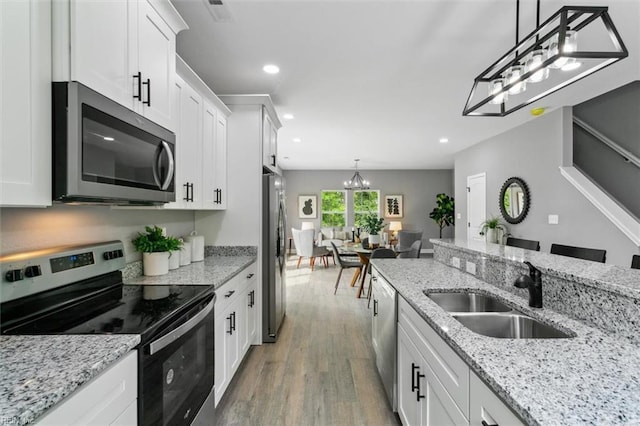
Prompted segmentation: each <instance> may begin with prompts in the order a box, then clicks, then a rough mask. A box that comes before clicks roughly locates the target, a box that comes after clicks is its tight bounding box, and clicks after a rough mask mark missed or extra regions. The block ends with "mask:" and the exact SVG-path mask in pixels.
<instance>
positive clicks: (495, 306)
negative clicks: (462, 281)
mask: <svg viewBox="0 0 640 426" xmlns="http://www.w3.org/2000/svg"><path fill="white" fill-rule="evenodd" d="M424 294H426V295H427V297H429V298H430V299H431V300H433V301H434V302H436V303H437V304H438V306H440V307H441V308H442V309H444V310H445V311H447V312H509V311H511V310H512V308H511V307H509V306H507V305H505V304H504V303H502V302H500V301H499V300H498V299H496V298H495V297H491V296H489V295H486V294H480V293H471V292H468V293H429V292H426V291H425V292H424Z"/></svg>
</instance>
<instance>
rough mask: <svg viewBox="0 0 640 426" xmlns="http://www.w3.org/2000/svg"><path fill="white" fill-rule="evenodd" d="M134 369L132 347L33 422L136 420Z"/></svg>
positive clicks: (127, 422) (117, 422)
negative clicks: (111, 364) (124, 354)
mask: <svg viewBox="0 0 640 426" xmlns="http://www.w3.org/2000/svg"><path fill="white" fill-rule="evenodd" d="M137 372H138V352H137V351H135V350H134V351H131V352H130V353H129V354H127V355H126V356H125V357H124V358H122V359H121V360H119V361H118V362H117V363H115V364H114V365H113V366H110V367H109V368H108V369H107V370H105V371H103V372H102V373H101V374H100V375H99V376H98V377H96V378H94V379H93V380H91V381H90V382H88V383H86V384H84V385H82V386H80V387H79V388H78V389H77V390H76V391H75V392H74V393H72V394H71V395H70V396H68V397H67V398H66V399H64V400H63V401H62V402H60V403H59V404H57V405H56V406H54V407H53V408H52V409H50V410H49V411H47V412H46V413H45V414H44V415H43V416H42V417H41V418H40V419H39V420H38V421H37V422H36V423H37V424H38V425H42V426H48V425H51V426H59V425H67V426H72V425H79V426H80V425H83V426H84V425H135V424H137V420H138V410H137V397H138V374H137Z"/></svg>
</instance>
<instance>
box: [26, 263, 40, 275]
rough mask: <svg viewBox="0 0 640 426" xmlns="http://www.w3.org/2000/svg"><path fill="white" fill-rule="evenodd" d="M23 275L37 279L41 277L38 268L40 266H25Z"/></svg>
mask: <svg viewBox="0 0 640 426" xmlns="http://www.w3.org/2000/svg"><path fill="white" fill-rule="evenodd" d="M24 274H25V275H26V276H27V277H29V278H33V277H39V276H40V275H42V269H41V268H40V265H31V266H27V267H26V268H25V269H24Z"/></svg>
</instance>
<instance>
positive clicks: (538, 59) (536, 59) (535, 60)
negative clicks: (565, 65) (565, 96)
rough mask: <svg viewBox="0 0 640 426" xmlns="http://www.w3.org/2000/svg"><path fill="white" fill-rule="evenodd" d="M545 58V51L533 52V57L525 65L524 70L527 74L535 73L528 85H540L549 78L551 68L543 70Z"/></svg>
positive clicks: (530, 77)
mask: <svg viewBox="0 0 640 426" xmlns="http://www.w3.org/2000/svg"><path fill="white" fill-rule="evenodd" d="M545 57H546V52H545V50H544V49H536V50H534V51H533V52H531V56H530V57H529V59H527V62H526V63H525V64H524V70H525V72H531V71H535V72H534V73H533V74H531V75H530V76H529V78H528V79H527V83H539V82H541V81H542V80H546V79H547V78H549V68H547V67H544V68H542V63H543V62H544V60H545ZM536 70H538V71H536Z"/></svg>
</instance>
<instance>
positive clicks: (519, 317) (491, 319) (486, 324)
mask: <svg viewBox="0 0 640 426" xmlns="http://www.w3.org/2000/svg"><path fill="white" fill-rule="evenodd" d="M451 316H453V317H454V318H455V319H457V320H458V321H459V322H460V323H462V325H464V326H465V327H467V328H468V329H469V330H471V331H473V332H475V333H478V334H482V335H484V336H489V337H498V338H503V339H557V338H568V337H573V336H571V335H570V334H568V333H565V332H563V331H561V330H558V329H557V328H555V327H552V326H550V325H547V324H544V323H542V322H540V321H538V320H535V319H533V318H531V317H529V316H526V315H523V314H521V313H518V312H517V311H515V312H513V313H482V314H471V313H469V314H464V313H454V314H452V315H451Z"/></svg>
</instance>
